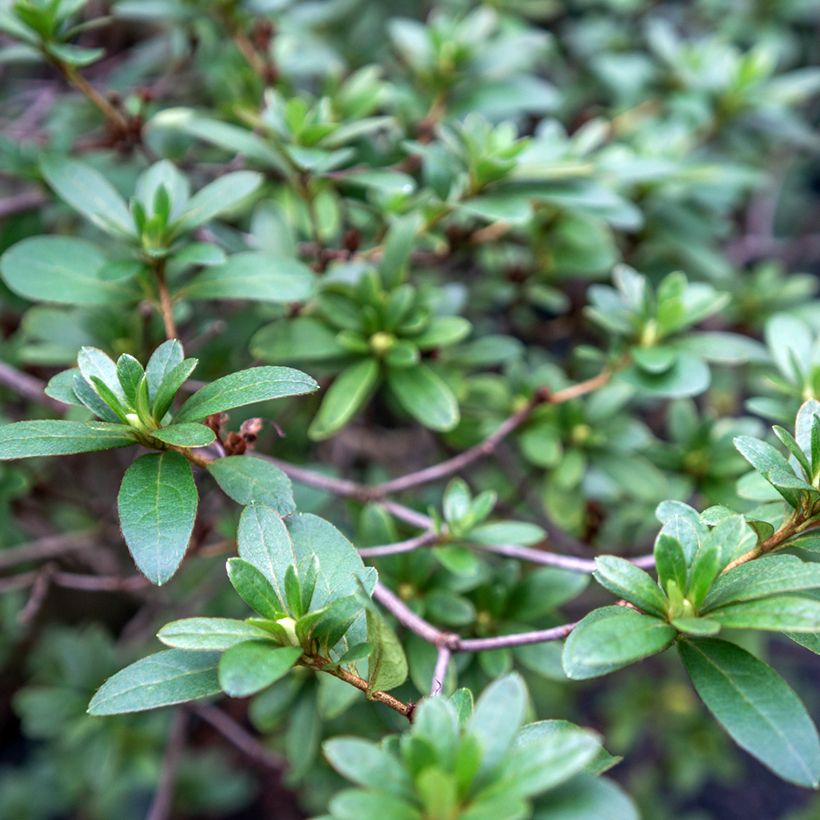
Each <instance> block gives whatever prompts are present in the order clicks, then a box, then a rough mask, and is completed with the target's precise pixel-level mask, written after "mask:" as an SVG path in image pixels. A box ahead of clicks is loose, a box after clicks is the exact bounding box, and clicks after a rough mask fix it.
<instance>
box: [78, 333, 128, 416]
mask: <svg viewBox="0 0 820 820" xmlns="http://www.w3.org/2000/svg"><path fill="white" fill-rule="evenodd" d="M77 367H79V368H80V373H81V374H82V376H83V378H84V379H85V380H86V381H87V382H88V383H89V384H94V386H95V387H97V388H99V385H98V384H96V382H95V381H94V379H95V378H96V379H99V380H100V381H101V382H102V383H103V384H104V385H105V386H106V387H107V388H108V389H109V390H110V391H111V392H112V393H113V394H114V396H115V397H116V399H117V401H118V402H121V403H123V404H126V403H127V402H126V398H125V392H124V391H123V389H122V387H121V386H120V380H119V376H118V374H117V365H116V364H114V362H113V361H112V360H111V358H110V357H109V356H108V354H107V353H104V352H103V351H102V350H99V349H98V348H96V347H81V348H80V352H79V353H78V354H77ZM98 392H99V389H98ZM100 395H102V394H100ZM103 398H105V397H104V396H103Z"/></svg>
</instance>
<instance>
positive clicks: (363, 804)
mask: <svg viewBox="0 0 820 820" xmlns="http://www.w3.org/2000/svg"><path fill="white" fill-rule="evenodd" d="M526 707H527V691H526V688H525V687H524V683H523V681H522V680H521V678H519V677H518V676H517V675H509V676H507V677H502V678H500V679H499V680H497V681H495V682H494V683H492V684H491V685H490V686H488V687H487V688H486V689H485V691H484V692H483V694H482V695H481V697H480V698H479V699H478V701H477V702H476V704H475V708H473V703H472V695H471V694H470V692H469V690H466V689H460V690H459V691H458V692H456V693H455V694H454V695H453V696H452V697H451V698H449V699H446V698H443V697H436V698H429V699H426V700H424V701H423V702H422V703H421V704H420V705H419V707H418V708H417V710H416V712H415V715H414V718H413V724H412V726H411V727H410V729H408V730H407V731H406V732H404V733H403V734H402V735H400V736H391V737H388V738H386V739H385V740H384V741H382V743H380V744H377V743H374V742H372V741H368V740H363V739H362V738H358V737H337V738H333V739H331V740H328V741H326V742H325V744H324V753H325V756H326V757H327V759H328V761H329V762H330V764H331V766H333V767H334V768H335V769H336V770H337V771H338V772H339V774H341V775H342V776H343V777H345V778H346V779H347V780H350V781H352V783H353V784H355V788H352V789H349V790H345V791H342V792H340V793H338V794H337V795H336V796H335V797H334V798H333V799H332V800H331V802H330V806H329V816H330V817H333V818H336V820H353V818H356V819H357V820H358V819H359V818H365V820H371V819H372V820H376V818H379V817H384V816H385V815H387V816H390V817H403V818H407V819H408V820H412V818H416V819H417V820H422V818H426V817H464V818H479V817H497V818H505V820H512V818H516V817H543V818H547V817H557V816H561V815H562V807H563V806H564V805H566V802H565V801H569V802H571V799H572V795H574V794H576V793H577V792H578V791H580V790H583V791H584V797H585V798H588V799H589V804H588V805H589V811H590V816H606V817H611V818H613V820H627V819H629V820H632V818H636V817H637V813H636V811H635V808H634V807H633V806H632V803H631V801H630V800H629V798H627V797H626V795H625V794H624V793H623V792H621V790H620V789H619V788H618V787H617V786H615V784H614V783H613V782H611V781H609V780H607V779H601V780H598V779H596V775H599V774H600V773H601V772H602V771H605V770H606V769H607V768H609V767H610V766H611V765H612V764H613V763H614V762H616V759H615V758H612V756H611V755H609V754H608V753H607V752H606V751H605V750H604V749H603V748H602V746H601V742H600V740H599V738H598V736H597V735H596V734H595V733H594V732H591V731H589V730H587V729H581V728H579V727H577V726H574V725H573V724H571V723H568V722H566V721H559V720H545V721H539V722H536V723H528V724H524V717H525V712H526ZM599 812H600V814H599Z"/></svg>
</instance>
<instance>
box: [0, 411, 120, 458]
mask: <svg viewBox="0 0 820 820" xmlns="http://www.w3.org/2000/svg"><path fill="white" fill-rule="evenodd" d="M134 443H135V440H134V437H133V435H132V431H131V429H130V428H129V427H126V426H125V425H124V424H111V423H109V422H105V421H63V420H55V421H50V420H42V421H16V422H14V423H13V424H6V425H3V426H2V427H0V461H9V460H11V459H16V458H33V457H35V456H67V455H73V454H74V453H93V452H97V451H99V450H111V449H113V448H115V447H127V446H128V445H129V444H134Z"/></svg>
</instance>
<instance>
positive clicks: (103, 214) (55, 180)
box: [40, 157, 136, 238]
mask: <svg viewBox="0 0 820 820" xmlns="http://www.w3.org/2000/svg"><path fill="white" fill-rule="evenodd" d="M40 169H41V170H42V172H43V176H44V177H45V180H46V182H47V183H48V184H49V185H50V186H51V187H52V188H53V189H54V190H55V191H56V192H57V194H58V196H59V197H60V198H61V199H62V200H64V201H65V202H67V203H68V204H69V205H70V206H71V207H72V208H74V210H75V211H78V212H79V213H81V214H82V215H83V216H84V217H85V218H86V219H88V220H89V221H90V222H92V223H93V224H94V225H96V226H97V227H98V228H100V229H102V230H104V231H106V232H107V233H111V234H114V235H115V236H125V237H129V238H132V237H135V236H136V229H135V227H134V220H133V218H132V217H131V212H130V211H129V210H128V206H127V205H126V204H125V200H124V199H123V198H122V197H121V196H120V195H119V194H118V193H117V192H116V191H115V190H114V188H113V186H112V185H111V183H110V182H108V180H107V179H106V178H105V177H104V176H103V175H102V174H101V173H100V172H99V171H96V170H94V169H93V168H91V167H90V166H89V165H86V164H85V163H82V162H77V161H76V160H72V159H66V158H64V157H49V158H46V159H44V160H43V161H42V162H41V163H40Z"/></svg>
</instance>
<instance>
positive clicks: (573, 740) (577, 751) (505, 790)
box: [475, 722, 601, 803]
mask: <svg viewBox="0 0 820 820" xmlns="http://www.w3.org/2000/svg"><path fill="white" fill-rule="evenodd" d="M544 723H546V722H544ZM542 725H543V724H539V723H531V724H529V725H527V726H525V727H524V728H523V729H522V730H521V732H520V733H519V735H518V736H517V737H516V739H515V742H514V744H513V747H512V749H511V750H510V752H509V754H508V755H507V756H506V757H505V758H504V761H503V763H502V765H501V766H500V767H499V770H498V773H497V774H496V775H495V776H494V778H493V782H492V784H491V785H490V786H488V787H486V788H484V789H482V790H481V791H480V792H479V793H478V794H477V795H476V798H475V799H476V802H479V803H480V802H482V801H483V800H487V799H489V798H492V797H507V798H510V799H516V798H520V797H532V796H534V795H536V794H541V793H542V792H545V791H547V790H548V789H552V788H554V787H555V786H558V785H559V784H561V783H563V782H565V781H566V780H569V778H570V777H572V776H574V775H576V774H578V773H579V772H581V771H583V769H584V768H585V767H586V766H587V765H588V764H589V763H590V762H591V761H592V760H593V758H594V757H595V756H596V755H597V754H598V752H599V750H600V749H601V741H600V738H599V737H598V736H597V735H596V734H594V733H593V732H590V731H586V730H584V729H579V728H577V727H565V726H562V727H561V728H558V729H552V728H548V729H547V730H545V731H539V729H540V728H541V726H542Z"/></svg>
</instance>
